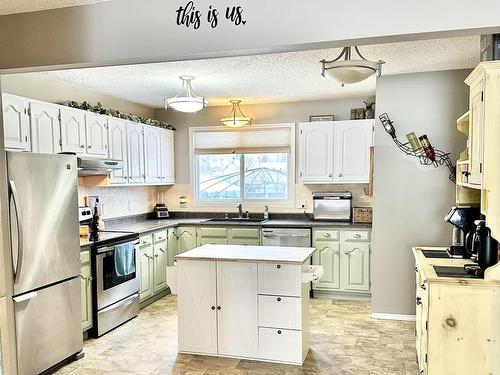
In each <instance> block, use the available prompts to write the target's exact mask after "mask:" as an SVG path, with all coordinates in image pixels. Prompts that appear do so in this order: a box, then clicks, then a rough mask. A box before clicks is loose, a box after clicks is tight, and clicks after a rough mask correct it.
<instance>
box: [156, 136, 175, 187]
mask: <svg viewBox="0 0 500 375" xmlns="http://www.w3.org/2000/svg"><path fill="white" fill-rule="evenodd" d="M160 155H161V182H163V183H164V184H173V183H174V182H175V177H174V162H175V156H174V131H173V130H167V129H162V130H161V148H160Z"/></svg>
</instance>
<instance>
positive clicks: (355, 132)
mask: <svg viewBox="0 0 500 375" xmlns="http://www.w3.org/2000/svg"><path fill="white" fill-rule="evenodd" d="M333 138H334V145H333V153H334V155H333V176H334V181H335V182H338V183H368V182H369V180H370V147H371V145H372V138H373V120H357V121H335V123H334V136H333Z"/></svg>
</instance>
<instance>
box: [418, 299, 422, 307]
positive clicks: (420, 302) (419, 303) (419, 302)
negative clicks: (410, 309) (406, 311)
mask: <svg viewBox="0 0 500 375" xmlns="http://www.w3.org/2000/svg"><path fill="white" fill-rule="evenodd" d="M421 304H422V298H420V297H417V305H421Z"/></svg>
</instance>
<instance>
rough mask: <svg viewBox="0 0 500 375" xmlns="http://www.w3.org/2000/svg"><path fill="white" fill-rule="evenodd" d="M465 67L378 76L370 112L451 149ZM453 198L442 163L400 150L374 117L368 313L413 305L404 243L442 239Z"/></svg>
mask: <svg viewBox="0 0 500 375" xmlns="http://www.w3.org/2000/svg"><path fill="white" fill-rule="evenodd" d="M468 72H469V71H464V70H456V71H444V72H433V73H417V74H403V75H393V76H382V77H381V78H379V79H378V80H377V116H376V117H377V118H378V115H379V114H380V113H383V112H387V113H388V114H389V116H390V117H391V119H392V120H393V121H394V123H395V128H396V134H397V135H398V137H399V139H400V140H401V141H403V142H404V141H405V139H406V134H407V133H410V132H411V131H415V132H416V133H417V135H422V134H427V135H428V137H429V139H430V141H431V143H432V144H433V145H434V147H437V148H439V149H442V150H446V151H448V152H452V155H451V158H452V160H453V162H454V161H455V160H456V159H457V157H458V154H459V153H460V151H462V150H463V149H465V147H466V140H465V137H464V136H462V135H461V134H460V133H459V132H458V131H457V130H456V119H457V118H458V117H459V116H460V115H462V114H463V113H465V111H466V110H467V108H468V87H467V86H466V85H465V84H464V82H463V80H464V79H465V77H466V76H467V74H468ZM454 200H455V185H454V184H453V183H451V182H450V181H449V180H448V169H447V168H445V167H439V168H434V167H432V166H429V167H424V166H420V165H419V163H418V161H416V160H415V159H414V158H412V157H409V156H405V155H403V154H402V152H401V151H400V150H399V149H398V148H397V147H396V145H395V144H394V143H393V142H392V139H391V137H390V136H389V134H387V133H386V132H385V130H384V128H383V127H382V125H381V124H380V122H379V121H377V125H376V127H375V175H374V202H373V205H374V218H373V258H372V259H373V262H372V283H373V293H372V309H373V312H374V313H392V314H414V313H415V272H414V271H413V268H414V260H413V255H412V253H411V247H412V246H417V245H430V246H439V245H447V244H448V243H449V240H450V236H451V226H450V225H449V224H447V223H445V222H444V221H443V218H444V215H445V214H446V213H447V211H448V209H449V208H450V206H451V205H452V204H453V203H454Z"/></svg>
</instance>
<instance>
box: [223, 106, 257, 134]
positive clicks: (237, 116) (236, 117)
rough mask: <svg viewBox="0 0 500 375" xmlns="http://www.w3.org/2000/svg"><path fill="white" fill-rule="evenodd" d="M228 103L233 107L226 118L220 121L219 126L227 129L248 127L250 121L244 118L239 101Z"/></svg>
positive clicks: (248, 118)
mask: <svg viewBox="0 0 500 375" xmlns="http://www.w3.org/2000/svg"><path fill="white" fill-rule="evenodd" d="M229 102H230V103H231V104H232V105H233V109H232V110H231V112H230V113H229V114H228V115H227V116H226V117H224V118H221V119H220V122H221V124H222V125H224V126H227V127H228V128H241V127H243V126H246V125H249V124H250V123H251V122H252V119H251V118H250V117H246V116H245V115H244V114H243V112H241V109H240V103H241V100H230V101H229Z"/></svg>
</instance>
